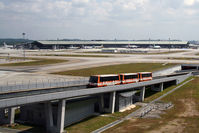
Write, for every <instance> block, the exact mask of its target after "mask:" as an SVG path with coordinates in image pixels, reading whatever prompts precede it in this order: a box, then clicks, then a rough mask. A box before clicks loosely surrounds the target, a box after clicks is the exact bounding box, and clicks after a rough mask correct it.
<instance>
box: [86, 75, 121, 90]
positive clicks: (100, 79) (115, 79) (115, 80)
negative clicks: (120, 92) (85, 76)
mask: <svg viewBox="0 0 199 133" xmlns="http://www.w3.org/2000/svg"><path fill="white" fill-rule="evenodd" d="M120 83H121V80H120V76H119V75H118V74H108V75H95V76H91V77H90V79H89V84H88V87H103V86H109V85H119V84H120Z"/></svg>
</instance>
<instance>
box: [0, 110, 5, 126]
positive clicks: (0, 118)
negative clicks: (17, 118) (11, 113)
mask: <svg viewBox="0 0 199 133" xmlns="http://www.w3.org/2000/svg"><path fill="white" fill-rule="evenodd" d="M4 123H5V109H0V124H4Z"/></svg>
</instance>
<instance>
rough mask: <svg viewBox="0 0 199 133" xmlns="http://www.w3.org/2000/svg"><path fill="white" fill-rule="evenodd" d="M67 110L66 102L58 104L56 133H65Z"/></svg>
mask: <svg viewBox="0 0 199 133" xmlns="http://www.w3.org/2000/svg"><path fill="white" fill-rule="evenodd" d="M65 109H66V100H60V101H59V103H58V112H57V113H58V114H57V132H56V133H63V131H64V120H65Z"/></svg>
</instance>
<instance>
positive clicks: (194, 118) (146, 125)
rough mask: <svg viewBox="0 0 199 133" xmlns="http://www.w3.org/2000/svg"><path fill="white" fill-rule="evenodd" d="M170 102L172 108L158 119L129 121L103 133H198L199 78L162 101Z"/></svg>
mask: <svg viewBox="0 0 199 133" xmlns="http://www.w3.org/2000/svg"><path fill="white" fill-rule="evenodd" d="M162 101H163V102H172V103H173V104H174V107H173V108H171V109H170V110H167V111H166V113H165V114H162V115H161V118H160V119H155V118H150V119H149V118H148V119H141V118H140V119H133V118H132V119H130V120H127V121H125V122H123V123H121V124H119V125H117V126H115V127H113V128H111V129H109V130H107V131H105V133H112V132H122V133H144V132H148V133H159V132H161V133H164V132H165V133H166V132H172V133H196V132H198V131H199V126H198V123H199V78H198V77H197V78H195V79H194V80H192V81H191V82H189V83H187V84H186V85H184V86H182V87H181V88H179V89H178V90H176V91H175V92H173V93H171V94H169V95H168V96H166V97H165V98H163V99H162Z"/></svg>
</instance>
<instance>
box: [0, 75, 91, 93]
mask: <svg viewBox="0 0 199 133" xmlns="http://www.w3.org/2000/svg"><path fill="white" fill-rule="evenodd" d="M87 84H88V78H81V79H78V80H71V81H69V80H68V79H54V80H52V79H51V80H50V79H49V80H48V79H47V80H45V81H44V80H35V81H31V80H29V81H28V82H27V81H26V82H24V81H21V82H20V83H19V82H6V83H4V84H2V85H0V93H6V92H13V91H24V90H33V89H42V88H56V87H69V86H80V85H87Z"/></svg>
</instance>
